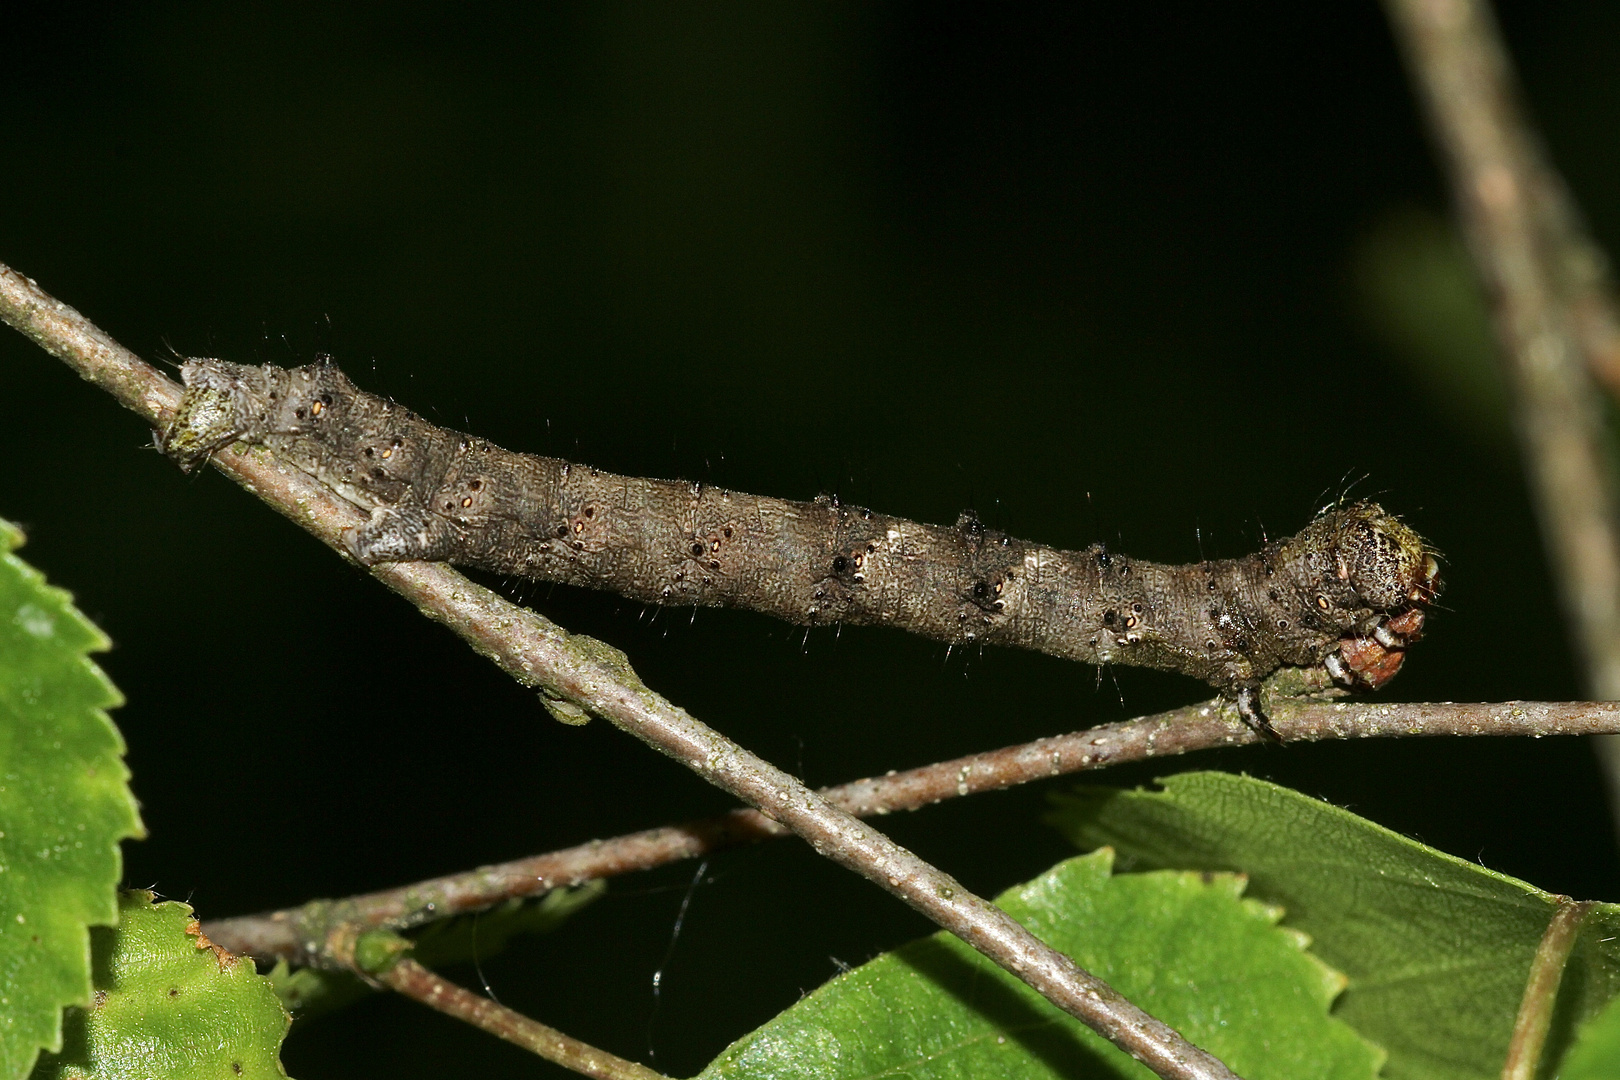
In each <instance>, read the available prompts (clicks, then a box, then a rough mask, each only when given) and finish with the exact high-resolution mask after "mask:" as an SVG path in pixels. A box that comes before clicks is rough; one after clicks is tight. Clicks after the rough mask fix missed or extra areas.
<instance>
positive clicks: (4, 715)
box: [0, 520, 142, 1080]
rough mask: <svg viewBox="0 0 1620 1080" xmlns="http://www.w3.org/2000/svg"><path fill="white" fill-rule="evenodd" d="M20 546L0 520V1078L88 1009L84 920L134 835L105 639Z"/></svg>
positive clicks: (23, 1065) (101, 903)
mask: <svg viewBox="0 0 1620 1080" xmlns="http://www.w3.org/2000/svg"><path fill="white" fill-rule="evenodd" d="M22 542H23V537H22V533H21V532H19V531H18V530H17V528H16V527H15V526H13V525H11V524H10V523H8V522H6V521H4V520H0V1080H17V1078H20V1077H23V1076H27V1075H28V1070H29V1069H30V1068H32V1067H33V1064H34V1059H35V1056H36V1055H37V1054H38V1053H39V1051H40V1050H41V1049H50V1050H55V1049H58V1048H60V1047H61V1045H62V1008H63V1006H65V1005H72V1004H81V1005H83V1004H88V1003H89V1001H90V932H89V928H90V927H91V926H105V925H107V924H109V923H112V922H114V921H115V920H116V919H117V917H118V908H117V893H116V886H117V884H118V879H119V877H120V876H121V874H122V872H123V871H122V868H121V862H120V858H119V851H118V842H119V840H121V839H123V838H124V837H128V836H140V835H142V830H141V823H140V817H139V815H138V814H137V813H136V809H135V798H134V796H132V795H131V794H130V791H129V785H128V783H127V781H128V780H129V770H128V769H126V768H125V767H124V762H123V753H124V742H123V740H122V739H121V738H120V737H119V735H118V729H117V728H115V727H113V724H112V721H111V720H110V719H109V718H108V717H107V714H106V712H105V711H104V710H106V709H109V708H112V707H114V706H116V705H119V704H121V703H122V701H123V699H122V698H121V697H120V696H119V694H118V691H117V690H116V689H115V688H114V687H113V685H112V683H111V682H109V681H108V680H107V677H106V676H105V675H103V674H102V673H101V670H100V669H99V668H97V667H96V666H95V665H94V664H92V663H91V662H90V661H89V660H88V659H87V658H86V654H87V653H90V652H94V651H99V650H103V649H106V648H107V645H108V642H107V639H106V637H105V636H104V635H103V634H102V633H101V631H100V630H98V629H96V627H95V626H93V625H92V624H91V623H90V621H89V620H88V619H86V618H85V617H84V616H83V615H80V614H79V613H78V611H76V610H74V607H73V599H72V597H70V596H69V595H68V594H67V593H65V592H63V591H62V590H61V589H54V588H51V587H50V586H48V585H46V584H45V580H44V577H43V576H42V575H41V574H40V573H39V572H38V571H37V570H34V569H33V568H32V567H30V566H28V564H26V563H24V562H23V561H22V560H21V559H19V558H17V557H16V556H15V555H13V554H11V552H12V550H13V549H15V548H17V547H20V546H21V545H22Z"/></svg>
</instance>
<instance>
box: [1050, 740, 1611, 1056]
mask: <svg viewBox="0 0 1620 1080" xmlns="http://www.w3.org/2000/svg"><path fill="white" fill-rule="evenodd" d="M1163 785H1164V790H1163V791H1158V792H1150V791H1119V790H1116V789H1104V788H1085V789H1081V790H1080V791H1079V792H1078V793H1076V794H1074V795H1070V796H1058V797H1057V798H1056V799H1055V802H1056V806H1057V809H1056V811H1055V812H1054V814H1053V816H1052V821H1053V823H1054V824H1055V825H1057V826H1058V828H1060V829H1062V830H1063V831H1064V833H1065V834H1066V835H1068V836H1069V837H1070V838H1071V839H1072V840H1074V841H1075V843H1076V844H1078V845H1080V846H1081V847H1086V848H1089V847H1096V846H1099V845H1104V844H1106V845H1111V846H1112V847H1113V848H1115V849H1117V850H1118V851H1119V853H1120V857H1121V859H1122V860H1129V864H1130V865H1132V866H1133V867H1134V866H1141V867H1176V868H1178V869H1185V870H1202V871H1206V872H1236V871H1240V872H1242V873H1245V874H1247V875H1249V882H1250V886H1249V891H1250V894H1251V895H1253V896H1254V897H1256V898H1257V899H1260V900H1264V901H1266V902H1268V903H1274V904H1280V905H1282V906H1283V907H1285V908H1286V909H1287V911H1288V923H1289V925H1290V926H1295V927H1298V928H1299V929H1301V930H1303V931H1305V932H1306V933H1308V934H1309V935H1310V936H1311V940H1312V942H1313V948H1314V949H1315V951H1316V953H1317V954H1318V955H1320V956H1321V957H1322V958H1323V959H1324V960H1325V961H1327V962H1328V963H1329V964H1332V965H1333V966H1334V967H1336V968H1338V969H1339V970H1341V971H1343V972H1344V973H1345V974H1346V975H1348V976H1349V978H1350V985H1349V987H1348V988H1347V989H1346V991H1345V994H1344V997H1343V1000H1342V1001H1341V1002H1340V1003H1339V1007H1338V1009H1337V1011H1336V1013H1335V1015H1336V1016H1338V1017H1339V1018H1340V1019H1342V1020H1344V1021H1345V1022H1346V1023H1348V1024H1350V1025H1352V1026H1353V1027H1354V1028H1355V1029H1356V1030H1357V1031H1360V1032H1361V1033H1362V1034H1363V1035H1365V1036H1367V1037H1368V1038H1369V1039H1372V1040H1373V1041H1374V1042H1376V1043H1378V1044H1379V1045H1381V1046H1382V1047H1384V1049H1385V1050H1387V1051H1388V1052H1389V1064H1388V1065H1387V1067H1386V1069H1385V1076H1387V1077H1388V1078H1389V1080H1495V1078H1496V1077H1498V1076H1500V1075H1501V1070H1502V1062H1503V1060H1504V1058H1505V1057H1506V1055H1507V1048H1508V1039H1509V1036H1510V1034H1511V1032H1512V1029H1513V1018H1514V1016H1515V1014H1516V1013H1517V1011H1518V1008H1519V1002H1520V1000H1521V998H1522V997H1523V994H1524V983H1525V977H1526V975H1527V974H1528V972H1529V969H1530V961H1531V958H1532V956H1533V955H1534V954H1535V951H1536V946H1537V944H1538V943H1539V942H1540V940H1541V936H1542V933H1543V932H1544V931H1545V930H1546V928H1547V922H1548V920H1549V919H1550V918H1551V917H1552V913H1553V910H1554V906H1555V904H1556V902H1557V899H1556V898H1555V897H1554V896H1552V895H1551V894H1550V893H1546V892H1542V891H1541V890H1540V889H1537V888H1534V887H1533V886H1531V885H1528V884H1526V883H1525V882H1522V881H1519V880H1517V879H1515V878H1511V877H1508V876H1507V875H1505V874H1499V873H1496V872H1495V871H1492V870H1487V869H1485V868H1484V867H1482V866H1479V865H1478V864H1476V863H1471V862H1467V861H1465V860H1463V859H1458V858H1456V857H1454V856H1451V855H1447V854H1446V853H1444V852H1441V851H1436V850H1435V849H1433V848H1430V847H1426V846H1425V845H1423V844H1420V843H1418V842H1417V841H1415V840H1409V839H1407V838H1406V837H1404V836H1401V835H1399V834H1397V833H1394V832H1391V831H1390V830H1388V829H1385V828H1383V827H1382V826H1380V825H1376V824H1374V823H1373V822H1370V821H1367V820H1366V819H1364V818H1360V817H1357V816H1356V815H1355V814H1352V813H1350V812H1349V811H1348V810H1341V809H1339V808H1338V807H1336V806H1332V805H1329V804H1328V803H1324V802H1319V801H1318V800H1316V799H1312V798H1309V797H1307V796H1305V795H1301V794H1299V793H1298V792H1295V791H1290V790H1288V789H1287V788H1283V787H1278V786H1277V785H1275V784H1268V783H1266V782H1265V781H1262V780H1254V779H1251V778H1249V777H1243V776H1232V775H1229V774H1226V773H1212V772H1199V773H1184V774H1182V775H1180V776H1174V777H1171V778H1170V779H1168V780H1165V781H1164V782H1163ZM1617 992H1620V907H1616V906H1615V905H1613V904H1600V905H1595V906H1594V907H1593V909H1592V910H1591V911H1590V912H1589V914H1588V915H1587V917H1586V920H1585V922H1584V923H1583V924H1582V926H1581V930H1580V933H1579V937H1578V938H1577V940H1576V943H1575V947H1574V951H1573V952H1572V954H1571V956H1570V961H1569V965H1568V967H1567V968H1566V969H1565V972H1564V979H1563V985H1562V987H1561V989H1560V995H1559V1003H1558V1008H1557V1010H1556V1011H1555V1013H1554V1017H1553V1027H1552V1030H1551V1032H1550V1033H1549V1035H1548V1040H1547V1046H1546V1050H1545V1055H1544V1057H1545V1060H1546V1061H1549V1062H1556V1061H1558V1060H1559V1059H1560V1058H1561V1057H1562V1056H1563V1054H1564V1053H1565V1051H1567V1049H1568V1047H1569V1045H1570V1042H1571V1040H1572V1038H1573V1034H1574V1031H1575V1029H1576V1027H1577V1026H1578V1025H1579V1024H1581V1023H1583V1022H1584V1021H1586V1020H1589V1019H1590V1018H1591V1017H1592V1016H1593V1015H1595V1014H1596V1013H1597V1012H1598V1010H1599V1009H1601V1008H1602V1007H1603V1006H1604V1005H1605V1004H1606V1003H1608V1002H1609V1001H1610V1000H1611V999H1612V998H1614V997H1615V995H1616V993H1617ZM1548 1075H1551V1074H1550V1073H1549V1074H1548Z"/></svg>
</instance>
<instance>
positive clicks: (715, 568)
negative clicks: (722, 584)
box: [709, 562, 720, 570]
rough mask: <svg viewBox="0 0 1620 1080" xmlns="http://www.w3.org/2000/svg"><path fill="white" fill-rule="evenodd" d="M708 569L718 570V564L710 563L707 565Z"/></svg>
mask: <svg viewBox="0 0 1620 1080" xmlns="http://www.w3.org/2000/svg"><path fill="white" fill-rule="evenodd" d="M709 569H710V570H718V569H720V564H719V563H717V562H711V563H710V564H709Z"/></svg>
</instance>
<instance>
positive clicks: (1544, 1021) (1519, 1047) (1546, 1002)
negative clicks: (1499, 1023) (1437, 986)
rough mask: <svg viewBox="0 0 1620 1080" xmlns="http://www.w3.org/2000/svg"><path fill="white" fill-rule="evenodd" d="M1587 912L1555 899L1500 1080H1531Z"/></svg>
mask: <svg viewBox="0 0 1620 1080" xmlns="http://www.w3.org/2000/svg"><path fill="white" fill-rule="evenodd" d="M1591 909H1592V905H1591V904H1590V903H1586V902H1580V903H1577V902H1576V901H1574V900H1571V899H1570V898H1569V897H1567V896H1561V897H1559V898H1558V907H1557V908H1555V909H1554V910H1553V916H1552V918H1551V919H1550V920H1548V922H1547V929H1546V931H1545V932H1544V933H1543V934H1542V935H1541V943H1540V944H1539V945H1537V946H1536V955H1535V958H1534V959H1532V960H1531V961H1530V977H1529V978H1527V979H1526V980H1525V983H1524V998H1523V999H1522V1000H1521V1001H1520V1002H1519V1014H1518V1016H1516V1017H1514V1020H1513V1038H1512V1039H1511V1040H1510V1041H1509V1042H1508V1053H1507V1060H1506V1061H1504V1062H1503V1063H1502V1080H1535V1076H1536V1073H1537V1071H1538V1069H1539V1067H1540V1065H1541V1051H1542V1048H1543V1047H1544V1046H1545V1045H1546V1043H1547V1031H1548V1029H1549V1028H1551V1027H1552V1017H1553V1007H1554V1006H1555V1005H1557V1004H1558V985H1559V983H1561V982H1563V980H1564V968H1565V966H1566V965H1567V964H1568V963H1569V954H1570V950H1572V949H1574V948H1575V937H1576V932H1577V931H1578V930H1580V928H1581V922H1582V920H1584V919H1585V918H1586V913H1587V912H1588V911H1590V910H1591Z"/></svg>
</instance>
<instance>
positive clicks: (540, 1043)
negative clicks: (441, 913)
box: [373, 957, 664, 1080]
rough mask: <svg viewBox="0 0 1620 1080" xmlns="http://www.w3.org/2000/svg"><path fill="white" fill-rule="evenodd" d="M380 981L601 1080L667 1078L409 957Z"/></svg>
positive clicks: (443, 1011) (378, 977) (567, 1066)
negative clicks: (564, 1032)
mask: <svg viewBox="0 0 1620 1080" xmlns="http://www.w3.org/2000/svg"><path fill="white" fill-rule="evenodd" d="M373 978H375V979H376V980H377V981H378V982H380V983H382V984H383V985H384V986H386V987H388V988H389V989H391V990H395V991H398V992H399V993H401V994H404V995H405V996H406V997H408V998H411V999H413V1000H415V1001H420V1002H421V1003H422V1004H424V1005H426V1006H427V1007H428V1008H430V1009H435V1010H437V1011H439V1012H442V1013H444V1014H446V1015H448V1016H453V1017H455V1018H456V1019H458V1020H464V1021H466V1022H467V1023H469V1024H471V1025H473V1026H474V1027H476V1028H481V1029H482V1030H484V1031H487V1032H489V1033H490V1034H491V1035H494V1036H496V1037H498V1038H502V1039H505V1040H506V1041H507V1042H509V1043H515V1044H516V1045H518V1046H521V1047H523V1049H525V1050H529V1051H532V1052H534V1053H536V1054H538V1055H540V1056H541V1057H543V1058H545V1059H546V1060H547V1061H554V1062H556V1063H557V1064H558V1065H561V1066H562V1067H563V1068H565V1069H572V1070H573V1071H574V1072H577V1073H581V1074H583V1075H585V1076H591V1077H596V1078H597V1080H663V1076H664V1074H663V1073H659V1072H654V1071H653V1070H651V1069H649V1068H647V1067H646V1066H645V1065H638V1064H636V1063H635V1062H634V1061H626V1060H625V1059H624V1058H621V1057H616V1056H615V1055H613V1054H610V1053H608V1052H607V1051H606V1050H598V1049H597V1048H596V1047H594V1046H590V1045H588V1044H586V1043H582V1042H580V1041H579V1040H578V1039H575V1038H572V1037H571V1036H568V1035H564V1034H563V1033H562V1032H560V1031H558V1030H557V1029H556V1028H553V1027H547V1026H546V1025H545V1024H542V1023H540V1021H538V1020H531V1019H530V1018H529V1017H527V1016H524V1015H523V1014H522V1013H519V1012H514V1011H513V1010H511V1009H508V1008H507V1007H506V1006H505V1005H499V1004H497V1003H495V1002H493V1001H491V1000H490V999H489V998H487V997H483V996H482V995H479V994H475V993H473V992H472V991H471V990H468V989H467V988H466V987H464V986H458V985H456V984H455V983H453V982H451V981H450V980H449V979H446V978H445V977H444V976H442V975H439V974H438V973H436V972H433V971H429V970H428V969H427V968H425V967H423V966H422V965H421V964H418V963H417V962H416V961H415V960H412V959H411V958H409V957H406V958H404V959H403V960H400V961H399V962H397V963H396V964H394V966H393V967H390V968H389V969H388V970H387V971H384V972H381V973H380V974H377V975H374V976H373Z"/></svg>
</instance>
